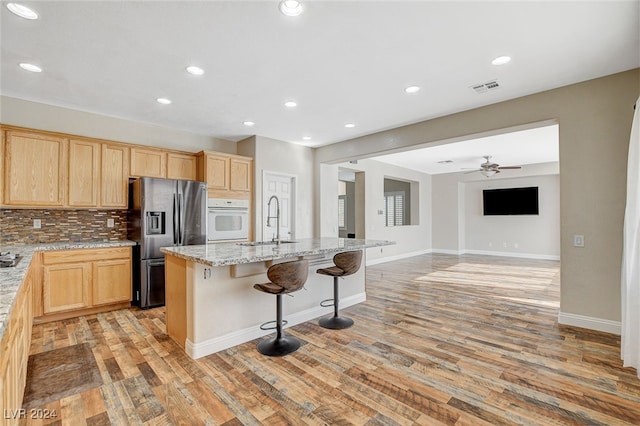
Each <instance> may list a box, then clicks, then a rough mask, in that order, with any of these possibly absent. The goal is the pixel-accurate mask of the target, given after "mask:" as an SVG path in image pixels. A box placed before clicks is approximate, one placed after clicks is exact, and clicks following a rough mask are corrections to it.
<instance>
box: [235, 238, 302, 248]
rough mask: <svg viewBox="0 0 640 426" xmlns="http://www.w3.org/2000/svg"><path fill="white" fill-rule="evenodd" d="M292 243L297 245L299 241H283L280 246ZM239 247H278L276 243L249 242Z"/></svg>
mask: <svg viewBox="0 0 640 426" xmlns="http://www.w3.org/2000/svg"><path fill="white" fill-rule="evenodd" d="M291 243H297V241H291V240H282V241H280V244H291ZM236 244H237V245H239V246H248V247H255V246H275V245H277V243H276V242H275V241H249V242H246V243H236Z"/></svg>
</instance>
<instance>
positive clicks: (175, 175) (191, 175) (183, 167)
mask: <svg viewBox="0 0 640 426" xmlns="http://www.w3.org/2000/svg"><path fill="white" fill-rule="evenodd" d="M196 159H197V157H196V156H195V154H178V153H176V152H169V153H167V178H168V179H186V180H196V179H197V173H196Z"/></svg>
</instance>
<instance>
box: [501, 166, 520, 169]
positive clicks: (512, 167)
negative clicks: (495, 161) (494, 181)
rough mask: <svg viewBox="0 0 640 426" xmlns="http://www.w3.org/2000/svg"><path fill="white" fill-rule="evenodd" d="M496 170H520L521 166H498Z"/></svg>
mask: <svg viewBox="0 0 640 426" xmlns="http://www.w3.org/2000/svg"><path fill="white" fill-rule="evenodd" d="M498 168H499V169H500V170H515V169H521V168H522V166H500V167H498Z"/></svg>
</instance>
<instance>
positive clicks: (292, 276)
mask: <svg viewBox="0 0 640 426" xmlns="http://www.w3.org/2000/svg"><path fill="white" fill-rule="evenodd" d="M308 276H309V261H308V260H294V261H291V262H284V263H277V264H275V265H273V266H271V267H270V268H269V269H268V270H267V278H269V280H270V281H269V282H268V283H263V284H254V286H253V288H255V289H256V290H259V291H262V292H264V293H268V294H275V295H276V320H275V321H269V322H266V323H264V324H262V325H261V326H260V328H261V329H263V330H273V329H274V328H275V330H276V337H274V338H272V339H268V340H263V341H262V342H260V343H258V351H259V352H260V353H261V354H263V355H268V356H282V355H286V354H290V353H292V352H295V351H296V350H297V349H298V348H299V347H300V341H299V340H298V339H296V338H295V337H293V336H284V335H283V333H282V326H283V325H286V323H287V322H286V321H283V320H282V295H283V294H289V293H293V292H294V291H298V290H300V289H301V288H302V287H303V286H304V283H305V282H307V277H308ZM273 322H275V327H267V326H266V325H267V324H270V323H273Z"/></svg>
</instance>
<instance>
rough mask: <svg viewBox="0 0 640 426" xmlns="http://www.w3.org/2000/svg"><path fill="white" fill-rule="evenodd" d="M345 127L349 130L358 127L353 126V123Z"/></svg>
mask: <svg viewBox="0 0 640 426" xmlns="http://www.w3.org/2000/svg"><path fill="white" fill-rule="evenodd" d="M344 127H346V128H347V129H352V128H354V127H356V125H355V124H353V123H347V124H345V125H344Z"/></svg>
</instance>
